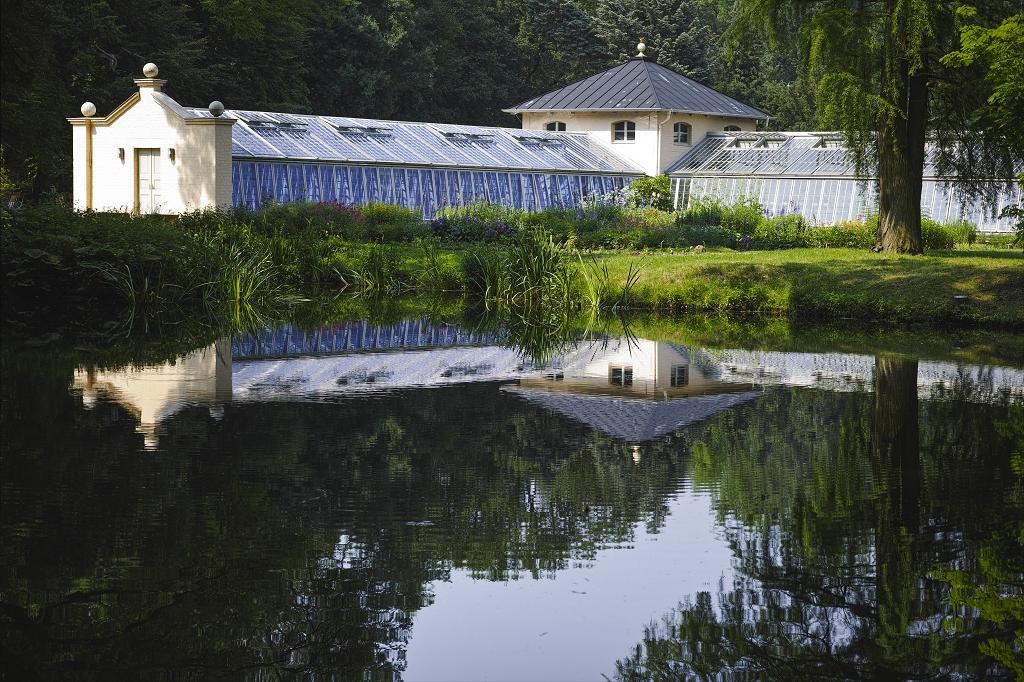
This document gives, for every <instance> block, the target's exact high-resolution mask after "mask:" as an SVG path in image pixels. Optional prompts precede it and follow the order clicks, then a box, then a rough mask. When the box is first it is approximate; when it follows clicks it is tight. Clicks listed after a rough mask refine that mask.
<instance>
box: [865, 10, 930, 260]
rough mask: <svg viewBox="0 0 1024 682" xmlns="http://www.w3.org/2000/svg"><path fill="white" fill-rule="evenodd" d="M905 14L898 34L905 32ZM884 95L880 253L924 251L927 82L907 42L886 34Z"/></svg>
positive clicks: (880, 137)
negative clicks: (889, 107) (905, 45)
mask: <svg viewBox="0 0 1024 682" xmlns="http://www.w3.org/2000/svg"><path fill="white" fill-rule="evenodd" d="M906 21H907V18H906V14H905V13H902V14H901V15H900V20H899V24H900V26H898V27H897V32H898V33H905V32H906V31H907V27H906ZM886 40H887V41H888V45H887V47H886V55H885V61H886V64H885V68H884V69H883V72H882V79H883V82H882V92H883V96H884V97H885V99H886V100H888V102H889V104H891V105H892V106H893V110H892V111H886V112H883V113H882V115H881V117H880V121H879V123H880V124H881V125H880V129H879V133H878V232H877V234H876V237H875V250H876V251H891V252H894V253H923V251H924V248H923V245H922V243H921V185H922V178H923V176H924V144H925V127H926V125H927V122H928V80H927V79H926V78H925V76H923V75H921V73H920V70H919V69H915V68H914V66H913V64H911V61H910V59H908V57H907V55H906V53H904V52H903V51H902V49H901V48H902V47H903V45H901V44H900V43H901V42H902V41H900V40H897V39H896V38H895V37H894V36H892V35H891V34H890V35H888V36H887V38H886Z"/></svg>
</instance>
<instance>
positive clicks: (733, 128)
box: [725, 126, 740, 133]
mask: <svg viewBox="0 0 1024 682" xmlns="http://www.w3.org/2000/svg"><path fill="white" fill-rule="evenodd" d="M725 132H727V133H738V132H740V127H739V126H725Z"/></svg>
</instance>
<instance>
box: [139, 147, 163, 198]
mask: <svg viewBox="0 0 1024 682" xmlns="http://www.w3.org/2000/svg"><path fill="white" fill-rule="evenodd" d="M136 154H137V160H138V162H137V165H136V167H137V169H138V177H137V178H136V182H137V183H138V184H137V186H138V192H139V194H138V196H139V213H156V212H157V211H159V209H160V150H159V149H138V150H136Z"/></svg>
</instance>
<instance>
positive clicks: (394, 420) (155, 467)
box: [0, 359, 1024, 679]
mask: <svg viewBox="0 0 1024 682" xmlns="http://www.w3.org/2000/svg"><path fill="white" fill-rule="evenodd" d="M886 362H888V363H890V365H889V366H883V367H881V368H880V369H879V370H878V372H877V375H878V377H879V387H880V388H879V391H878V394H877V395H870V394H834V393H828V392H823V391H811V390H789V389H774V390H771V391H769V392H767V393H766V394H765V395H764V396H763V397H762V398H760V399H759V400H757V401H756V402H755V403H751V404H749V405H746V406H743V407H739V408H736V409H733V410H730V411H726V412H722V413H720V414H718V415H716V416H714V417H712V418H711V419H709V420H707V421H706V422H704V423H703V424H699V425H695V426H692V427H688V428H686V429H684V430H682V431H680V432H679V433H677V434H676V435H674V436H672V437H670V438H667V439H664V440H662V441H659V442H657V443H652V444H650V445H646V446H644V448H645V450H644V455H643V457H642V458H640V460H639V463H635V462H634V460H633V459H632V458H631V457H630V453H629V451H628V449H627V448H626V447H625V446H624V445H623V444H621V443H618V442H616V441H613V440H611V439H609V438H606V437H604V436H602V435H600V434H598V433H595V432H593V431H590V430H588V429H586V428H585V427H583V426H580V425H578V424H575V423H573V422H571V421H569V420H566V419H564V418H562V417H559V416H557V415H554V414H552V413H548V412H545V411H543V410H541V409H538V408H536V407H533V406H531V405H530V404H528V403H525V402H523V401H520V400H518V399H516V398H515V397H513V396H511V395H508V394H506V393H504V392H500V391H497V390H495V389H494V387H493V386H488V385H470V386H461V387H458V388H445V389H433V390H416V391H404V392H401V393H398V394H394V395H391V396H385V397H381V398H374V399H369V400H359V401H342V402H338V403H319V404H316V403H306V404H301V403H270V404H260V403H253V404H245V405H229V406H227V408H226V409H225V410H224V413H223V416H221V417H219V418H217V419H215V418H214V417H213V416H211V414H210V413H209V412H208V411H207V410H206V409H205V408H191V409H185V410H183V411H181V412H179V413H177V414H176V415H175V416H174V417H173V418H172V419H171V420H170V421H169V422H168V423H166V424H165V427H166V435H164V436H163V437H162V439H161V446H162V448H163V450H162V451H161V452H159V453H156V454H150V453H147V454H144V455H143V454H140V453H139V452H138V450H139V447H140V445H141V436H140V435H139V434H137V433H136V432H135V424H134V420H133V419H132V418H131V416H130V415H128V414H126V413H124V411H123V410H122V409H121V408H119V407H117V406H116V405H114V404H112V403H104V402H100V403H99V404H97V405H96V407H94V408H93V409H92V410H91V411H89V410H85V409H83V407H82V405H81V403H80V399H79V398H76V397H74V396H72V395H69V394H68V392H67V390H66V388H67V381H68V378H67V373H66V372H65V373H61V372H59V371H55V372H52V373H47V372H39V371H38V368H34V369H33V370H32V371H27V370H26V371H20V370H11V369H10V368H7V369H5V374H4V382H3V384H2V387H0V390H2V396H3V412H2V416H0V419H2V424H3V431H4V434H5V437H6V440H5V442H4V444H3V447H4V458H3V464H2V467H3V471H2V473H3V476H2V477H0V479H2V483H0V485H2V486H3V488H2V496H0V505H2V512H3V513H2V515H0V523H2V524H3V526H2V528H3V536H4V537H3V540H4V541H3V542H2V543H0V563H2V565H3V566H4V567H5V569H4V572H3V573H2V582H0V602H2V605H0V606H2V609H3V611H2V620H0V626H2V627H0V637H2V638H3V641H2V642H0V643H2V644H3V648H4V651H6V652H20V654H21V655H20V657H19V658H18V659H16V660H15V661H14V663H15V664H21V665H22V666H23V672H28V671H27V670H24V668H27V667H29V666H30V667H31V668H32V669H33V670H34V671H36V672H40V673H41V674H42V675H43V676H44V677H51V678H55V677H66V678H74V677H82V678H89V677H96V676H106V677H111V676H115V677H132V676H152V677H161V676H168V675H181V676H192V677H195V678H203V679H210V678H217V677H229V678H236V677H251V678H261V677H267V676H273V675H275V674H281V675H285V676H287V675H294V674H313V673H326V672H328V671H329V672H331V673H334V674H335V675H336V676H337V675H341V676H344V674H345V673H350V675H351V677H353V678H360V679H362V678H363V676H364V673H363V671H370V672H368V673H367V674H368V675H370V676H371V677H373V678H380V679H389V678H392V677H395V676H397V675H400V672H401V670H402V669H403V667H404V659H403V656H404V646H405V642H406V641H407V640H408V638H409V637H410V634H411V632H412V630H411V627H412V625H411V623H412V616H413V614H414V613H415V611H416V610H417V609H419V608H421V607H423V606H424V605H426V604H428V603H429V602H430V600H431V599H432V597H431V594H430V591H429V584H430V582H431V581H434V580H438V579H443V578H445V577H446V576H447V575H448V573H449V571H450V570H451V569H452V568H453V567H465V568H468V569H470V570H471V571H472V572H473V573H474V574H475V575H476V576H478V577H482V578H488V579H495V580H506V579H510V578H515V577H528V576H533V577H538V578H543V577H546V576H550V575H553V574H554V573H555V572H557V571H559V570H561V569H562V568H564V567H566V566H567V565H570V564H571V563H573V562H576V561H587V560H589V559H591V558H593V557H594V553H595V551H596V550H597V548H599V547H602V546H605V545H608V544H615V543H619V542H623V541H628V540H629V539H630V537H631V533H632V529H633V528H634V525H635V523H636V522H637V521H642V522H645V523H647V524H648V525H649V526H650V527H651V528H652V529H656V528H657V527H659V526H660V525H661V523H662V522H663V520H664V518H665V514H666V513H667V511H666V509H667V506H666V499H667V497H668V496H669V495H670V494H671V493H672V492H673V491H675V490H676V489H677V486H678V481H679V480H680V479H681V478H682V477H684V476H691V477H692V479H693V482H694V485H695V486H697V487H698V488H701V489H704V490H710V491H713V492H714V494H715V499H716V503H717V509H718V513H719V518H720V522H721V523H722V525H723V526H724V528H725V529H726V535H727V537H728V539H729V542H730V543H731V545H732V549H733V552H734V554H735V556H736V560H737V568H738V569H739V571H738V576H739V577H738V579H737V581H736V583H735V584H729V585H723V586H722V588H721V589H720V590H719V593H718V594H714V595H713V594H702V595H699V596H698V597H697V598H696V599H695V600H693V601H692V602H691V603H688V604H684V605H683V606H682V607H681V608H680V609H679V610H677V612H675V613H674V614H673V615H672V616H670V617H669V618H668V620H667V622H666V623H662V624H659V625H657V626H653V627H652V628H651V629H649V630H648V632H647V633H646V635H645V638H644V642H643V643H642V644H641V645H640V648H639V649H638V650H637V651H636V652H634V653H633V655H631V656H630V657H629V659H628V660H624V661H623V662H622V663H621V665H620V671H619V672H620V676H621V677H623V678H626V679H634V678H639V679H647V678H655V679H658V678H662V679H666V678H667V679H672V678H673V675H676V674H677V673H680V672H681V671H683V670H686V671H688V672H691V673H700V674H703V675H706V676H708V677H716V676H717V677H721V678H725V679H728V678H729V677H742V674H743V673H744V671H748V672H749V673H750V676H752V677H755V678H766V677H767V678H770V677H775V678H800V677H829V676H831V677H835V678H843V677H852V676H885V675H895V676H901V677H913V676H918V675H926V674H931V673H934V672H936V671H939V672H940V673H950V674H951V673H952V672H954V671H956V670H964V671H967V672H977V671H979V670H984V669H986V668H987V667H991V666H993V665H994V664H995V661H996V660H997V659H998V655H999V654H1000V652H1002V653H1003V654H1004V658H1006V656H1005V651H1006V647H1007V646H1009V647H1010V658H1007V660H1012V657H1013V656H1015V655H1016V653H1015V652H1014V650H1013V648H1012V647H1013V644H1012V642H1013V640H1012V631H1013V627H1020V621H1021V616H1020V611H1019V607H1014V606H1013V603H1014V602H1009V603H1008V602H1007V600H1006V595H1010V596H1011V597H1012V596H1013V595H1017V596H1019V595H1020V594H1021V593H1020V591H1019V590H1020V582H1021V575H1022V574H1024V567H1022V566H1021V561H1020V559H1019V557H1020V556H1021V554H1022V553H1021V550H1020V547H1021V540H1022V537H1021V533H1022V528H1024V523H1022V518H1024V517H1022V507H1024V490H1022V483H1021V480H1022V479H1021V476H1020V475H1019V474H1020V472H1021V471H1024V467H1021V466H1020V464H1017V465H1016V466H1017V469H1016V472H1017V473H1016V474H1014V469H1013V465H1011V457H1013V456H1015V457H1017V458H1018V459H1020V460H1022V461H1024V451H1021V450H1020V449H1021V447H1022V445H1021V443H1024V433H1021V431H1020V427H1019V424H1021V423H1022V422H1024V414H1022V408H1021V407H1020V406H1016V407H1014V406H1009V405H995V406H992V405H983V404H972V403H970V402H964V401H963V400H961V398H962V397H964V396H965V395H970V393H971V390H972V389H971V387H970V386H969V385H957V386H954V387H951V388H950V392H949V395H948V399H942V400H935V401H924V402H921V403H919V404H916V403H917V394H916V392H915V393H914V394H913V396H911V393H910V391H909V389H908V386H909V377H910V376H911V375H912V374H914V373H913V372H911V371H910V368H909V367H908V366H907V365H906V364H901V363H902V361H900V360H899V359H887V360H886ZM886 381H888V382H889V384H886V383H885V382H886ZM887 386H888V387H887ZM879 410H881V411H884V412H886V414H889V413H890V412H891V413H892V414H894V415H902V417H903V418H901V419H881V420H880V419H879V418H878V412H879ZM915 424H916V429H915V428H913V427H914V425H915ZM993 424H995V426H996V428H995V429H993V428H992V425H993ZM911 431H913V432H914V433H911ZM914 434H916V439H917V444H916V451H917V453H916V455H915V454H914V450H915V446H914V443H913V437H914ZM1014 447H1016V448H1017V449H1018V451H1017V454H1016V455H1014V454H1013V448H1014ZM7 567H10V568H7ZM949 585H952V586H953V587H952V589H951V588H950V587H948V586H949ZM1014 590H1017V591H1016V592H1014ZM1016 603H1019V602H1016ZM1014 608H1018V610H1016V611H1015V610H1014ZM1017 652H1019V649H1018V650H1017ZM623 653H626V652H623ZM998 660H1001V659H998ZM1007 660H1004V663H1006V662H1007ZM339 671H345V672H344V673H339Z"/></svg>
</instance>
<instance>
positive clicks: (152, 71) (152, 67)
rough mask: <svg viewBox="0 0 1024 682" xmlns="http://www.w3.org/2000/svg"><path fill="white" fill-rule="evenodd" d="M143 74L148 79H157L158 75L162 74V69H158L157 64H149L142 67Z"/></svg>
mask: <svg viewBox="0 0 1024 682" xmlns="http://www.w3.org/2000/svg"><path fill="white" fill-rule="evenodd" d="M142 73H143V75H145V76H146V78H156V76H157V74H158V73H160V69H158V68H156V64H154V63H153V62H148V63H147V64H146V65H145V66H143V67H142Z"/></svg>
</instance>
